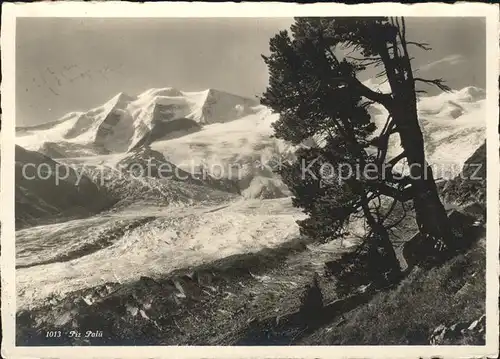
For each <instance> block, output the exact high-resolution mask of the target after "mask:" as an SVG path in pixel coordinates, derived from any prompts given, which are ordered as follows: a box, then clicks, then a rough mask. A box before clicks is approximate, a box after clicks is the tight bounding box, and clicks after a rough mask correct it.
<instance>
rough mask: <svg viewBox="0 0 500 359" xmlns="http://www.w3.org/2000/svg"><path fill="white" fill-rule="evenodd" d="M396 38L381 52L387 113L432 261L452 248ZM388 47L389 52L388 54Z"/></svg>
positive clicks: (405, 53) (412, 83)
mask: <svg viewBox="0 0 500 359" xmlns="http://www.w3.org/2000/svg"><path fill="white" fill-rule="evenodd" d="M399 36H400V40H401V42H400V44H398V41H396V39H395V38H394V39H393V40H392V41H391V42H389V44H387V43H386V44H385V45H384V46H383V47H382V51H381V57H382V60H383V62H384V66H385V69H386V73H387V78H388V81H389V83H390V85H391V90H392V98H393V101H392V104H391V106H390V107H389V108H388V110H389V112H390V114H391V115H392V118H393V120H394V122H395V124H396V132H398V133H399V137H400V139H401V146H402V147H403V150H404V152H405V154H406V158H407V162H408V166H409V169H410V179H411V186H412V197H413V198H412V199H413V204H414V207H415V214H416V222H417V226H418V229H419V232H420V233H421V235H422V236H423V238H424V243H426V250H427V251H428V252H429V257H430V258H429V259H432V257H434V256H435V255H436V254H437V253H441V252H443V251H446V250H448V249H451V248H452V247H453V245H454V236H453V232H452V229H451V226H450V222H449V220H448V216H447V214H446V211H445V209H444V206H443V204H442V203H441V200H440V198H439V194H438V190H437V187H436V183H435V180H434V175H433V173H432V169H431V167H430V166H429V165H428V164H427V161H426V159H425V151H424V138H423V135H422V131H421V129H420V124H419V120H418V112H417V96H416V90H415V81H414V78H413V71H412V68H411V62H410V58H409V55H408V51H407V49H406V39H405V38H404V32H403V34H400V35H399ZM387 45H389V46H387ZM399 45H401V46H402V50H401V47H399ZM389 48H392V49H393V51H392V53H391V52H389V50H388V49H389Z"/></svg>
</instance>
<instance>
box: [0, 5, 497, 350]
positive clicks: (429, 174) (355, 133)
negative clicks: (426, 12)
mask: <svg viewBox="0 0 500 359" xmlns="http://www.w3.org/2000/svg"><path fill="white" fill-rule="evenodd" d="M262 15H264V14H262ZM354 15H355V14H354ZM354 15H353V16H347V17H346V16H320V17H318V16H296V17H245V18H242V17H204V18H197V17H183V18H175V17H158V18H151V17H149V18H140V17H134V18H132V17H130V18H120V17H116V18H113V17H109V18H107V17H76V16H75V17H18V18H17V19H16V33H15V50H16V53H15V257H16V258H15V286H16V292H15V297H16V308H15V322H16V324H15V344H16V345H17V346H22V347H32V346H50V347H59V346H179V345H180V346H325V345H326V346H348V345H349V346H353V345H354V346H356V345H377V346H386V345H399V346H415V345H419V346H449V345H460V346H484V345H485V344H486V336H487V334H486V333H487V330H486V302H487V301H486V288H487V286H486V243H487V241H486V225H487V221H486V208H487V196H486V167H487V165H486V158H487V157H486V153H487V147H486V138H487V122H488V121H490V120H491V121H497V116H498V114H493V115H492V116H493V117H491V119H489V117H488V116H489V114H488V112H487V103H488V102H487V91H486V89H487V78H488V76H493V77H495V78H497V77H498V74H497V73H489V72H487V53H488V52H487V48H488V46H487V26H486V23H487V21H486V18H485V17H479V16H475V17H473V16H471V17H430V16H428V17H422V16H419V17H416V16H397V17H392V16H376V17H369V16H354ZM495 71H496V69H495ZM495 96H497V93H495ZM495 102H496V101H495ZM3 120H4V127H5V122H6V117H4V119H3ZM495 128H496V125H495ZM2 155H5V154H2ZM497 155H498V151H497ZM2 171H7V169H5V168H3V169H2ZM2 189H4V188H2ZM493 201H497V202H498V198H493ZM495 225H496V224H495Z"/></svg>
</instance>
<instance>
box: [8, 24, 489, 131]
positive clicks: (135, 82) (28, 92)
mask: <svg viewBox="0 0 500 359" xmlns="http://www.w3.org/2000/svg"><path fill="white" fill-rule="evenodd" d="M292 22H293V19H290V18H239V19H238V18H203V19H202V18H200V19H189V18H188V19H186V18H184V19H175V18H162V19H151V18H149V19H133V18H128V19H127V18H114V19H111V18H107V19H104V18H102V19H99V18H20V19H18V20H17V30H16V122H17V123H16V125H17V126H28V125H35V124H40V123H44V122H49V121H55V120H57V119H58V118H60V117H62V116H63V115H65V114H66V113H68V112H70V111H86V110H88V109H91V108H93V107H97V106H99V105H101V104H103V103H105V102H106V101H108V100H109V99H110V98H111V97H113V96H114V95H116V94H117V93H119V92H125V93H127V94H129V95H137V94H139V93H141V92H143V91H145V90H147V89H149V88H153V87H175V88H178V89H180V90H184V91H199V90H204V89H207V88H215V89H219V90H223V91H227V92H230V93H234V94H238V95H242V96H247V97H251V98H255V97H256V96H259V95H261V94H262V93H263V92H264V90H265V88H266V86H267V82H268V74H267V68H266V65H265V64H264V62H263V61H262V58H261V54H267V53H268V51H269V39H270V38H271V37H272V36H273V35H274V34H276V33H277V32H278V31H280V30H284V29H288V28H289V26H290V25H291V24H292ZM407 37H408V39H409V40H412V41H424V42H427V43H429V44H430V45H431V47H432V48H433V50H432V51H423V50H419V49H412V53H411V55H412V56H414V57H415V60H414V61H413V67H414V69H415V68H419V69H420V72H419V76H421V77H423V76H426V77H442V78H444V79H445V80H446V82H447V84H448V85H449V86H450V87H452V88H455V89H461V88H463V87H465V86H470V85H472V86H477V87H482V88H484V87H485V81H486V47H485V46H486V45H485V43H486V36H485V22H484V20H483V19H480V18H409V19H407ZM363 76H365V77H367V78H368V77H370V76H373V73H370V72H366V73H365V74H364V75H363ZM367 78H365V79H362V80H366V79H367Z"/></svg>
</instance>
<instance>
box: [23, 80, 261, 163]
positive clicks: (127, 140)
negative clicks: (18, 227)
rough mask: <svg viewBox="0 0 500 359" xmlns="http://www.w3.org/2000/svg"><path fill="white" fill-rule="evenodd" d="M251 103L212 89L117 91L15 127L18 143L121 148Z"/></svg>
mask: <svg viewBox="0 0 500 359" xmlns="http://www.w3.org/2000/svg"><path fill="white" fill-rule="evenodd" d="M257 105H258V104H257V102H256V101H253V100H250V99H246V98H243V97H240V96H236V95H232V94H229V93H225V92H221V91H217V90H213V89H208V90H205V91H200V92H183V91H179V90H177V89H174V88H162V89H150V90H148V91H145V92H144V93H142V94H140V95H138V96H129V95H127V94H124V93H119V94H117V95H116V96H114V97H113V98H112V99H111V100H109V101H108V102H106V103H105V104H103V105H102V106H99V107H96V108H94V109H91V110H89V111H87V112H71V113H68V114H67V115H65V116H63V117H62V118H61V119H59V120H57V121H55V122H52V123H48V124H43V125H40V126H34V127H20V128H17V136H18V144H19V145H21V146H23V147H25V148H27V149H32V150H40V149H42V150H43V151H44V152H45V151H50V152H51V153H52V154H57V155H64V154H65V155H66V156H77V155H89V154H104V153H109V152H125V151H127V150H130V149H132V148H134V147H137V146H140V145H141V144H144V143H146V142H150V141H154V140H155V139H157V138H165V137H167V138H172V137H176V136H181V135H183V134H186V133H189V132H192V131H197V130H199V129H200V125H204V124H212V123H216V122H228V121H231V120H234V119H238V118H241V117H243V116H245V115H249V114H254V113H256V112H258V111H259V110H260V108H259V107H258V106H257Z"/></svg>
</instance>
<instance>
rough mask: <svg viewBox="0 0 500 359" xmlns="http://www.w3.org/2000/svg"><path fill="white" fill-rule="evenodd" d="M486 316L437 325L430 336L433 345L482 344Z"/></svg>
mask: <svg viewBox="0 0 500 359" xmlns="http://www.w3.org/2000/svg"><path fill="white" fill-rule="evenodd" d="M485 328H486V316H485V315H484V314H483V315H482V316H481V317H480V318H479V319H477V320H474V321H472V322H457V323H455V324H453V325H451V326H449V327H447V326H445V325H444V324H441V325H439V326H437V327H436V328H435V329H434V330H433V331H432V334H431V335H430V337H429V343H430V344H431V345H453V344H463V343H464V342H467V344H470V345H472V344H474V345H482V343H484V342H485Z"/></svg>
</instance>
